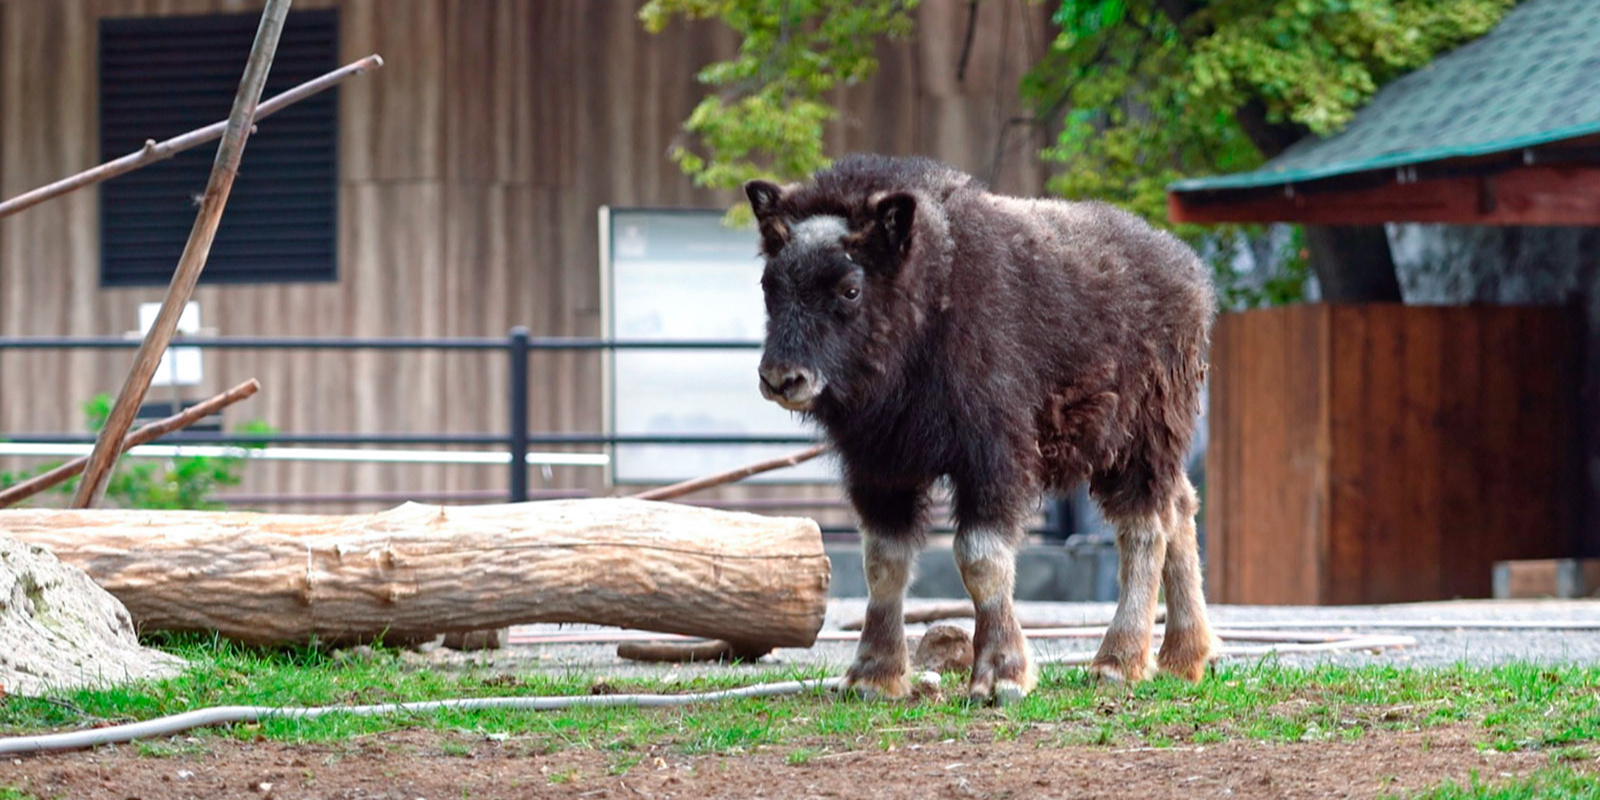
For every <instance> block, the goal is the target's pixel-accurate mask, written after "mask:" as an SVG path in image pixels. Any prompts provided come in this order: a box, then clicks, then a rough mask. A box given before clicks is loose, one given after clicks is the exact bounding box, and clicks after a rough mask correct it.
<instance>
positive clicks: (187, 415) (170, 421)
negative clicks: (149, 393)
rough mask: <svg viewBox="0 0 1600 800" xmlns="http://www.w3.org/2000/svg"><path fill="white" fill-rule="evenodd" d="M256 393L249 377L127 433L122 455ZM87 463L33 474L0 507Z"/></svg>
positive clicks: (2, 495)
mask: <svg viewBox="0 0 1600 800" xmlns="http://www.w3.org/2000/svg"><path fill="white" fill-rule="evenodd" d="M258 391H261V384H260V383H259V382H257V381H256V379H255V378H251V379H250V380H247V381H245V382H244V383H241V384H239V385H238V386H235V387H233V388H232V389H229V390H228V391H226V392H223V393H222V394H219V395H217V396H216V397H213V398H211V399H210V400H207V401H205V402H203V403H196V404H195V405H193V406H190V407H189V408H186V409H184V410H183V411H182V412H180V413H177V414H173V415H172V416H170V417H167V418H166V419H161V420H156V421H155V422H152V423H150V424H149V425H146V426H144V427H143V428H140V429H139V430H136V431H134V432H133V433H130V434H128V438H126V439H124V440H122V452H124V453H126V452H128V451H129V450H132V449H133V448H135V447H138V446H139V445H141V444H148V443H150V442H152V441H155V440H156V439H159V438H161V437H163V436H166V435H167V434H169V433H172V432H173V431H176V430H182V429H183V428H187V427H189V426H190V425H193V424H195V423H196V422H199V421H200V420H202V419H205V418H206V417H209V416H211V415H212V414H215V413H216V412H218V411H221V410H222V409H224V408H227V407H228V406H231V405H233V404H234V403H237V402H239V401H240V400H243V399H245V398H246V397H249V396H250V395H253V394H255V393H256V392H258ZM88 463H89V457H88V456H79V457H77V458H74V459H72V460H71V461H68V462H67V463H65V464H62V465H61V466H59V467H56V468H55V469H53V470H50V471H49V472H46V473H44V474H43V475H36V476H34V477H32V478H29V479H28V480H25V481H23V482H22V483H19V484H17V485H16V486H12V487H11V488H9V489H5V490H3V491H0V508H5V507H6V506H9V505H14V504H16V503H19V502H21V501H23V500H26V499H28V498H30V497H32V496H34V495H36V494H38V493H40V492H42V491H44V490H46V489H48V488H50V487H52V486H55V485H56V484H59V483H61V482H62V481H65V480H67V479H68V478H71V477H72V476H74V475H77V474H78V473H80V472H83V468H84V466H85V465H86V464H88Z"/></svg>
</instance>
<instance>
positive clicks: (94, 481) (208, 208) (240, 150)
mask: <svg viewBox="0 0 1600 800" xmlns="http://www.w3.org/2000/svg"><path fill="white" fill-rule="evenodd" d="M289 2H290V0H267V6H266V8H265V9H263V10H262V12H261V25H260V27H259V28H257V29H256V40H255V44H253V45H252V46H251V47H250V60H249V61H248V62H246V63H245V67H244V77H243V78H242V79H241V80H240V81H239V92H238V94H236V95H235V96H234V98H233V111H232V112H230V113H229V114H228V127H227V129H226V130H225V131H223V134H222V143H221V144H219V145H218V146H217V158H216V161H215V162H213V163H212V165H211V178H210V180H209V181H207V183H206V194H205V199H204V200H203V201H201V204H200V213H199V214H198V215H197V216H196V217H195V222H194V229H193V230H191V231H190V232H189V242H188V243H187V244H185V245H184V247H183V255H182V256H180V257H179V258H178V268H177V269H176V270H175V271H174V272H173V273H172V284H171V285H170V286H169V287H167V297H166V299H165V300H163V301H162V303H161V311H160V313H158V314H157V315H156V320H155V323H154V324H153V325H151V326H150V332H149V333H147V334H146V335H145V337H144V343H143V344H142V345H140V347H139V354H138V356H137V357H136V358H135V359H134V362H133V369H132V370H130V371H129V372H128V380H127V382H125V383H123V385H122V391H120V392H118V393H117V401H116V403H115V404H114V405H113V406H112V407H111V415H110V416H109V417H107V418H106V424H105V427H104V428H101V429H100V437H99V439H98V440H96V441H95V443H94V451H93V452H91V453H90V454H89V464H88V466H87V467H85V468H84V473H83V482H82V483H81V484H79V485H78V493H77V494H76V495H75V496H74V497H73V498H72V506H73V507H74V508H89V507H91V506H93V505H94V504H96V503H98V502H100V500H101V499H102V498H103V497H105V493H106V478H107V477H108V476H110V475H111V469H112V467H114V466H116V463H117V456H118V455H119V453H118V450H119V448H120V447H121V445H122V440H123V438H124V437H125V436H127V434H128V428H130V427H132V425H133V418H134V415H135V414H137V413H138V411H139V404H140V403H142V402H144V395H145V392H148V391H149V390H150V378H151V377H152V376H153V375H155V371H156V366H157V365H158V364H159V363H160V361H161V354H162V353H164V352H166V349H167V344H168V343H169V342H171V341H172V334H173V333H174V332H176V331H177V329H178V315H179V314H180V313H182V311H183V307H184V305H185V304H187V303H188V302H189V298H190V297H191V296H193V295H194V287H195V284H196V283H197V282H198V281H199V280H200V272H201V271H202V270H204V269H205V267H206V258H207V257H208V256H210V255H211V242H212V240H213V239H214V238H215V237H216V234H217V225H218V224H219V223H220V222H222V210H223V208H224V207H226V206H227V204H228V194H229V193H230V192H231V191H233V180H234V178H235V177H236V176H237V175H238V174H239V159H240V157H241V156H243V155H244V145H245V140H246V139H248V138H249V137H250V126H251V125H252V124H253V121H254V119H255V113H256V104H257V103H258V102H260V100H261V89H262V87H263V86H265V85H266V82H267V73H268V72H269V71H271V69H272V57H273V55H274V54H275V53H277V51H278V38H279V36H281V35H282V34H283V21H284V18H285V17H287V16H288V14H289Z"/></svg>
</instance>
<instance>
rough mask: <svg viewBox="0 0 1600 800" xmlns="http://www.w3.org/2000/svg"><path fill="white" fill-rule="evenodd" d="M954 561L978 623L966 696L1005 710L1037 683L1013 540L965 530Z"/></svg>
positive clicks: (976, 529)
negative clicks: (1017, 595) (1020, 614)
mask: <svg viewBox="0 0 1600 800" xmlns="http://www.w3.org/2000/svg"><path fill="white" fill-rule="evenodd" d="M955 556H956V565H957V566H958V567H960V568H961V581H962V583H964V584H966V586H967V594H969V595H971V596H972V606H973V611H974V617H975V626H974V628H973V634H972V654H973V658H972V680H971V682H970V683H969V685H968V688H967V696H968V697H970V698H971V699H973V700H977V701H981V702H987V701H988V700H990V699H993V700H995V701H996V702H999V703H1002V704H1004V703H1012V702H1016V701H1018V700H1021V699H1022V698H1023V697H1024V696H1026V695H1027V694H1028V693H1029V692H1031V691H1033V687H1034V685H1035V684H1036V683H1037V682H1038V678H1037V676H1036V675H1035V674H1034V671H1033V661H1032V659H1031V658H1029V656H1028V643H1027V640H1026V639H1024V638H1023V636H1022V626H1021V625H1020V624H1019V623H1018V622H1017V615H1016V611H1015V609H1014V606H1013V603H1012V598H1011V595H1012V593H1013V591H1015V588H1016V575H1017V571H1016V548H1015V545H1014V544H1013V542H1012V538H1011V537H1008V536H1006V535H1005V534H1003V533H1001V532H999V531H997V530H994V529H992V528H983V527H963V528H962V529H961V530H960V531H959V532H958V533H957V534H956V541H955Z"/></svg>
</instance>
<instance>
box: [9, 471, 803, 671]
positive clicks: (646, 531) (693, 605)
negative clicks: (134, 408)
mask: <svg viewBox="0 0 1600 800" xmlns="http://www.w3.org/2000/svg"><path fill="white" fill-rule="evenodd" d="M0 535H9V536H12V537H14V538H16V539H18V540H20V541H23V542H28V543H32V544H37V545H41V546H43V547H46V548H49V549H50V550H51V551H53V552H54V553H55V555H56V557H58V558H59V559H61V560H62V561H64V562H66V563H68V564H72V565H74V566H77V567H78V568H80V569H82V570H84V571H85V572H87V573H88V574H89V576H90V577H91V578H93V579H94V580H95V582H96V583H98V584H99V585H100V586H102V587H104V588H105V589H106V590H107V591H108V592H110V593H111V594H113V595H115V596H116V597H117V598H118V599H119V600H121V601H122V603H123V604H124V605H125V606H127V608H128V611H129V613H131V614H132V615H133V618H134V621H135V622H136V623H137V624H138V625H140V626H141V628H143V629H144V630H179V631H181V630H201V631H210V630H215V631H218V632H220V633H221V634H223V635H224V636H227V637H229V638H232V639H236V640H239V641H243V642H248V643H255V644H271V643H291V642H305V641H309V640H311V639H313V638H315V639H320V640H328V639H333V640H347V639H370V638H372V637H374V636H378V635H382V636H384V637H386V638H397V637H409V636H422V635H432V634H435V633H448V632H451V631H473V630H483V629H492V628H499V627H505V626H509V625H521V624H529V623H536V622H545V623H588V624H597V625H611V626H616V627H622V628H633V629H638V630H646V631H657V632H663V633H677V634H684V635H688V636H698V637H704V638H710V639H721V640H724V641H728V642H732V643H735V644H737V645H738V646H739V647H740V648H741V649H754V648H759V647H769V648H770V647H810V646H811V645H812V643H813V642H815V641H816V636H817V631H818V630H820V629H821V627H822V619H823V614H824V612H825V610H826V606H827V595H828V580H829V574H830V573H829V564H828V558H827V556H826V555H824V554H823V550H822V535H821V532H820V530H819V529H818V527H817V524H816V523H815V522H813V521H811V520H809V519H801V518H780V517H766V516H758V515H755V514H744V513H734V512H727V511H717V510H712V509H703V508H694V507H690V506H683V505H676V504H671V503H657V502H649V501H643V500H632V499H622V498H616V499H611V498H607V499H589V500H551V501H542V502H533V503H516V504H509V505H486V506H462V507H448V508H447V507H440V506H432V505H421V504H416V503H408V504H406V505H403V506H400V507H398V508H395V509H392V510H389V511H384V512H380V513H376V514H360V515H350V516H343V515H298V514H257V513H241V512H208V511H113V510H104V511H84V510H58V509H18V510H7V511H0Z"/></svg>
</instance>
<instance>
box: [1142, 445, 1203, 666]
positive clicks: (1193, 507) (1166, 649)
mask: <svg viewBox="0 0 1600 800" xmlns="http://www.w3.org/2000/svg"><path fill="white" fill-rule="evenodd" d="M1198 509H1199V502H1198V501H1197V500H1196V499H1195V494H1194V486H1192V485H1191V484H1190V483H1189V480H1188V478H1187V477H1186V478H1184V480H1183V482H1182V484H1181V485H1180V487H1179V494H1178V497H1177V498H1175V499H1174V500H1173V502H1172V508H1171V509H1170V511H1169V514H1168V519H1169V525H1170V527H1168V528H1167V560H1166V564H1165V566H1164V567H1163V569H1162V586H1163V588H1165V589H1166V594H1167V632H1166V635H1165V636H1163V637H1162V638H1161V654H1160V655H1159V656H1157V658H1156V661H1157V662H1158V663H1159V664H1160V665H1161V671H1162V672H1166V673H1168V674H1171V675H1176V676H1178V677H1180V678H1183V679H1185V680H1189V681H1198V680H1200V677H1201V676H1202V675H1204V674H1205V669H1206V663H1207V662H1208V661H1210V660H1211V654H1212V651H1213V650H1214V649H1215V647H1216V642H1215V640H1214V638H1213V637H1212V634H1211V623H1210V621H1209V620H1208V619H1207V616H1206V600H1205V593H1204V590H1203V589H1202V587H1201V576H1200V545H1199V540H1198V538H1197V537H1196V535H1195V530H1194V515H1195V512H1196V511H1197V510H1198Z"/></svg>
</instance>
